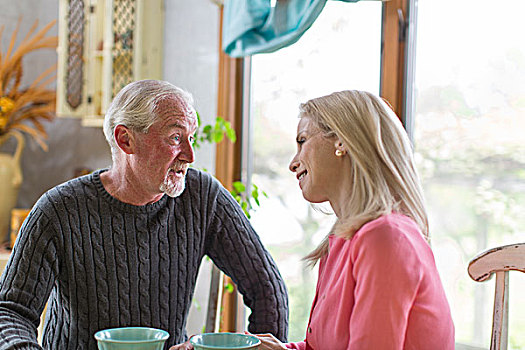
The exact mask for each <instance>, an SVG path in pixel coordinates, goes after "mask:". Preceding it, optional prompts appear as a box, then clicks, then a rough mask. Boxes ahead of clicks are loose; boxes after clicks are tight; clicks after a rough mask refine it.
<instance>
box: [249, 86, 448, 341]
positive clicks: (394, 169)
mask: <svg viewBox="0 0 525 350" xmlns="http://www.w3.org/2000/svg"><path fill="white" fill-rule="evenodd" d="M290 170H291V171H292V172H294V173H295V174H296V176H297V180H298V181H299V187H300V188H301V191H302V193H303V196H304V198H305V199H306V200H307V201H309V202H311V203H322V202H329V203H330V205H331V207H332V209H333V211H334V212H335V214H336V216H337V222H336V224H335V225H334V227H333V229H332V231H331V232H330V234H329V235H328V236H327V237H326V239H325V240H324V241H323V242H322V243H321V245H320V246H319V247H318V248H317V249H315V250H314V251H313V252H312V253H310V254H309V255H308V256H307V257H306V258H307V260H309V262H311V263H312V264H315V263H317V262H319V263H320V265H319V278H318V282H317V288H316V294H315V298H314V301H313V305H312V309H311V313H310V320H309V322H308V327H307V331H306V339H305V341H303V342H299V343H287V344H283V343H280V342H279V341H278V340H276V339H275V338H274V337H273V336H271V335H265V334H259V335H258V336H259V338H260V339H261V340H262V342H263V345H262V347H261V349H315V350H326V349H330V350H340V349H425V350H434V349H435V350H438V349H439V350H447V349H454V325H453V323H452V318H451V315H450V308H449V304H448V302H447V299H446V296H445V293H444V291H443V287H442V284H441V281H440V278H439V275H438V271H437V269H436V265H435V262H434V256H433V254H432V250H431V248H430V246H429V244H428V221H427V214H426V211H425V207H424V203H423V194H422V190H421V187H420V183H419V179H418V175H417V172H416V169H415V166H414V160H413V155H412V148H411V144H410V142H409V140H408V137H407V135H406V133H405V131H404V129H403V127H402V125H401V123H400V121H399V119H398V118H397V116H396V115H395V114H394V113H393V112H392V110H391V109H390V108H389V106H388V105H387V104H386V103H385V102H384V101H383V100H381V99H380V98H378V97H376V96H375V95H373V94H370V93H367V92H363V91H342V92H336V93H333V94H331V95H328V96H324V97H319V98H315V99H312V100H310V101H308V102H306V103H304V104H302V105H301V112H300V121H299V126H298V129H297V154H296V155H295V157H294V158H293V159H292V161H291V163H290Z"/></svg>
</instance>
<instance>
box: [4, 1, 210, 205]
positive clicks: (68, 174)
mask: <svg viewBox="0 0 525 350" xmlns="http://www.w3.org/2000/svg"><path fill="white" fill-rule="evenodd" d="M0 8H1V9H2V12H1V14H0V25H2V26H4V27H5V28H4V32H3V36H2V42H1V43H2V51H3V52H5V51H6V49H7V47H8V45H9V40H10V37H11V33H12V32H13V31H14V30H15V28H16V23H17V21H18V19H19V18H20V17H21V18H22V22H21V26H20V30H19V34H18V38H19V39H21V38H23V37H24V36H25V35H26V34H27V32H28V30H29V28H30V27H31V25H32V24H33V22H34V21H35V20H38V21H39V27H38V28H39V29H40V28H41V27H43V26H44V25H45V24H47V23H49V22H50V21H52V20H54V19H57V18H58V1H57V0H24V1H11V0H0ZM165 16H166V17H165V35H164V43H165V47H164V79H165V80H167V81H169V82H171V83H173V84H175V85H178V86H180V87H182V88H184V89H186V90H188V91H190V92H191V93H192V94H193V96H194V98H195V104H196V108H197V110H198V111H199V114H200V116H201V118H202V119H203V122H204V123H210V122H211V121H212V119H214V117H215V114H216V111H217V102H216V99H217V70H218V56H217V47H218V29H217V28H218V9H217V6H216V5H214V4H213V3H212V1H211V0H196V1H184V0H165ZM203 23H206V25H205V26H204V25H202V24H203ZM56 34H57V25H55V27H53V28H52V29H51V31H50V35H56ZM55 62H56V53H54V52H53V51H52V50H40V51H37V52H35V53H33V54H31V55H29V56H27V57H26V58H25V60H24V62H23V65H24V77H23V82H24V84H27V83H30V82H32V81H33V80H34V79H35V78H36V77H37V76H38V75H39V74H40V73H41V72H43V71H44V70H45V69H47V68H48V67H49V66H50V65H52V64H54V63H55ZM45 127H46V130H47V132H48V134H49V139H48V142H47V144H48V146H49V151H48V152H44V151H42V150H41V149H40V148H39V147H38V146H37V144H36V143H35V142H34V141H32V140H31V139H30V138H28V137H26V147H25V149H24V152H23V156H22V172H23V176H24V182H23V184H22V186H21V188H20V193H19V197H18V202H17V207H19V208H30V207H31V206H32V205H33V204H34V203H35V202H36V200H37V199H38V198H39V197H40V196H41V195H42V194H43V193H44V192H45V191H47V190H48V189H50V188H52V187H53V186H55V185H57V184H60V183H62V182H64V181H66V180H68V179H70V178H72V177H73V176H74V173H75V169H77V168H89V169H97V168H101V167H107V166H109V165H110V164H111V154H110V151H109V148H108V146H107V143H106V140H105V138H104V135H103V133H102V129H99V128H90V127H82V126H81V125H80V122H79V121H78V120H75V119H72V118H56V119H55V120H54V121H52V122H50V123H46V124H45ZM14 147H15V142H14V140H10V141H8V142H6V143H5V144H4V145H3V146H2V147H1V148H0V151H2V152H13V151H14ZM196 159H197V161H196V163H195V166H196V167H199V168H206V169H208V170H209V171H213V169H214V167H215V166H214V159H215V150H214V147H213V146H212V145H205V146H203V147H202V148H201V149H199V150H198V151H197V154H196Z"/></svg>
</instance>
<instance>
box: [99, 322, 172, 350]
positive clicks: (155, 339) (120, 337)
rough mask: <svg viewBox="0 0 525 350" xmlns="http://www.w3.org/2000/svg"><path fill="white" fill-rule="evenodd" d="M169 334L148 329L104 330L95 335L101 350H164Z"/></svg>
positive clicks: (124, 328) (159, 330)
mask: <svg viewBox="0 0 525 350" xmlns="http://www.w3.org/2000/svg"><path fill="white" fill-rule="evenodd" d="M169 336H170V335H169V333H168V332H166V331H163V330H161V329H155V328H148V327H123V328H111V329H104V330H101V331H98V332H97V333H95V339H96V340H97V344H98V348H99V350H162V349H163V348H164V343H165V342H166V340H167V339H168V338H169Z"/></svg>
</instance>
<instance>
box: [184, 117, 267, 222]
mask: <svg viewBox="0 0 525 350" xmlns="http://www.w3.org/2000/svg"><path fill="white" fill-rule="evenodd" d="M197 123H198V128H197V132H196V133H195V141H194V143H193V147H194V148H195V149H198V148H200V147H201V146H202V144H203V143H205V142H209V143H219V142H221V141H222V140H224V137H226V138H228V139H229V140H230V141H231V142H236V141H237V136H236V134H235V130H234V129H233V128H232V127H231V123H230V122H228V121H226V120H224V119H223V118H221V117H217V118H216V119H215V124H207V125H204V126H202V125H201V118H200V115H199V113H198V112H197ZM201 126H202V127H201ZM230 193H231V195H232V196H233V198H235V200H236V201H237V202H238V203H239V205H240V206H241V208H242V210H243V212H244V214H246V217H248V219H249V218H251V214H250V211H251V210H255V208H256V207H259V206H260V202H259V198H260V196H261V195H262V196H265V197H268V195H267V194H266V193H265V192H264V191H261V190H259V188H258V187H257V186H256V185H255V184H252V189H251V191H250V192H248V191H247V190H246V185H245V184H244V183H243V182H242V181H235V182H234V183H233V189H232V190H231V191H230Z"/></svg>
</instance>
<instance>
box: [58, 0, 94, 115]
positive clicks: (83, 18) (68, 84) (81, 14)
mask: <svg viewBox="0 0 525 350" xmlns="http://www.w3.org/2000/svg"><path fill="white" fill-rule="evenodd" d="M89 11H90V3H89V1H86V0H60V2H59V24H58V30H59V39H58V47H57V54H58V67H57V111H56V112H57V115H58V116H77V117H82V116H84V115H85V114H86V112H87V109H86V108H87V103H88V94H87V91H86V86H85V80H86V78H87V77H86V75H87V62H86V53H87V52H88V51H89V37H88V18H89Z"/></svg>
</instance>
